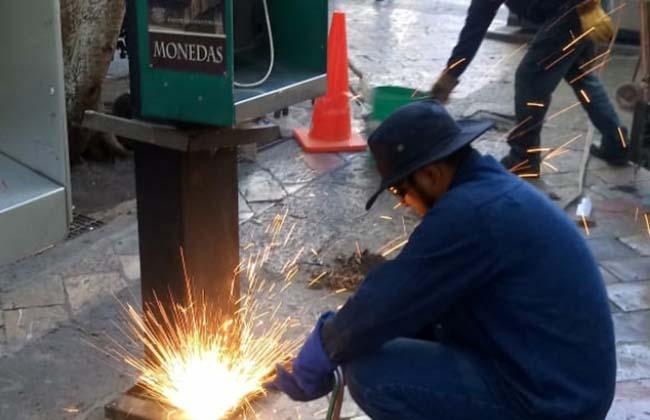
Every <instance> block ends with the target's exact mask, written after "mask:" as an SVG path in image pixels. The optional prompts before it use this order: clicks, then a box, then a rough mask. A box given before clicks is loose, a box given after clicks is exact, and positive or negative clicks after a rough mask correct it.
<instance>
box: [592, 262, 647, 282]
mask: <svg viewBox="0 0 650 420" xmlns="http://www.w3.org/2000/svg"><path fill="white" fill-rule="evenodd" d="M602 265H603V267H605V269H606V270H607V271H608V272H610V273H612V274H613V275H614V276H616V277H617V278H618V279H620V280H622V281H643V280H650V257H638V258H625V259H621V260H616V261H604V262H603V263H602Z"/></svg>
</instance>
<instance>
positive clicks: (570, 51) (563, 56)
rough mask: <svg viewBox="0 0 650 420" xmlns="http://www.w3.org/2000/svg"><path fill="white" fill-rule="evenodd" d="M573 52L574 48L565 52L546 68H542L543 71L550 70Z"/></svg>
mask: <svg viewBox="0 0 650 420" xmlns="http://www.w3.org/2000/svg"><path fill="white" fill-rule="evenodd" d="M573 52H575V49H574V48H572V49H570V50H569V51H567V52H565V53H564V54H562V55H561V56H559V57H558V58H557V59H555V60H553V61H552V62H551V63H550V64H549V65H547V66H546V67H544V70H549V69H551V68H552V67H553V66H555V65H556V64H557V63H559V62H560V61H562V60H564V59H565V58H567V57H568V56H569V55H571V54H572V53H573Z"/></svg>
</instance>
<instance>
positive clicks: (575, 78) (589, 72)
mask: <svg viewBox="0 0 650 420" xmlns="http://www.w3.org/2000/svg"><path fill="white" fill-rule="evenodd" d="M610 61H611V58H608V59H607V60H605V61H603V62H602V63H599V64H597V65H595V66H593V67H592V68H590V69H589V70H586V71H584V72H582V73H581V74H579V75H577V76H576V77H574V78H573V79H572V80H571V81H570V82H569V84H570V85H572V84H574V83H575V82H577V81H578V80H580V79H582V78H584V77H586V76H588V75H589V74H591V73H593V72H594V71H596V70H598V69H599V68H601V67H603V66H604V65H605V64H607V63H609V62H610Z"/></svg>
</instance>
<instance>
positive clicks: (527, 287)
mask: <svg viewBox="0 0 650 420" xmlns="http://www.w3.org/2000/svg"><path fill="white" fill-rule="evenodd" d="M438 324H440V325H441V326H442V329H443V331H444V333H445V341H444V343H445V344H449V345H450V346H453V347H457V348H460V349H463V351H469V352H472V353H473V354H475V355H477V357H478V358H480V359H483V360H485V361H486V364H487V368H488V371H489V372H490V374H492V375H494V376H496V382H497V383H498V384H499V385H498V391H497V392H499V393H502V394H501V395H502V396H503V399H504V401H507V402H508V403H511V404H512V408H513V410H514V411H515V412H517V413H519V414H520V415H521V416H522V418H525V419H544V420H548V419H572V420H575V419H580V420H582V419H589V420H597V419H599V418H602V413H604V412H606V411H607V409H608V408H609V406H610V404H611V401H612V398H613V393H614V385H615V377H616V353H615V343H614V333H613V327H612V318H611V313H610V309H609V303H608V299H607V293H606V290H605V286H604V283H603V280H602V277H601V274H600V271H599V269H598V265H597V264H596V261H595V259H594V257H593V255H592V253H591V251H590V250H589V248H588V246H587V244H586V242H585V240H584V239H583V238H582V236H581V234H580V232H579V230H578V227H577V226H576V225H575V224H574V223H573V222H572V221H571V220H570V219H569V218H568V217H567V216H566V215H565V214H564V212H563V211H562V210H560V209H559V208H558V207H557V206H556V205H555V204H553V203H552V202H551V201H550V200H549V199H548V198H547V197H546V196H545V195H543V194H541V193H540V192H538V191H537V190H536V189H535V188H533V187H532V186H530V185H529V184H528V183H526V182H524V181H522V180H520V179H519V178H517V177H515V176H513V175H512V174H510V173H508V172H506V171H505V170H504V169H503V168H502V166H501V165H500V164H499V163H498V162H497V161H495V160H494V159H493V158H492V157H490V156H482V155H481V154H480V153H478V152H476V151H472V152H471V153H470V154H469V155H468V157H466V158H465V159H464V160H463V161H462V162H461V164H460V165H459V167H458V169H457V172H456V174H455V176H454V179H453V182H452V185H451V188H450V189H449V191H448V192H447V193H445V194H444V196H443V197H442V198H441V199H440V200H439V201H438V202H437V203H436V204H435V205H434V206H433V207H432V208H431V209H430V210H429V211H428V212H427V214H426V215H425V216H424V218H423V219H422V222H421V223H420V224H419V225H418V226H417V228H416V229H415V230H414V232H413V233H412V235H411V237H410V239H409V241H408V243H407V244H406V246H405V247H404V249H403V250H402V252H401V253H400V254H399V255H398V256H397V257H396V258H395V259H393V260H391V261H388V262H386V263H384V264H382V265H381V266H379V267H377V268H376V269H374V270H373V271H371V272H370V273H369V274H368V275H367V277H366V278H365V280H364V281H363V283H362V284H361V285H360V286H359V289H358V290H357V291H356V293H355V294H354V295H353V296H352V297H351V298H350V299H349V300H348V301H347V302H346V304H345V305H344V306H343V307H342V308H341V309H340V310H339V311H338V313H337V314H336V316H335V317H334V318H333V319H331V320H330V321H328V322H326V323H325V325H324V326H323V329H322V331H321V337H322V339H323V345H324V347H325V350H326V352H327V353H328V355H329V356H330V358H331V359H332V360H333V361H334V362H336V363H339V364H345V362H347V361H350V360H353V359H355V358H357V357H359V356H362V355H364V354H367V353H369V352H371V351H373V350H375V349H377V348H378V347H380V346H381V345H382V344H383V343H385V342H387V341H389V340H391V339H394V338H397V337H413V336H414V335H416V334H417V333H418V332H419V331H421V330H422V329H423V328H425V327H427V326H428V325H438ZM422 374H423V375H435V374H436V372H422ZM596 413H598V415H596Z"/></svg>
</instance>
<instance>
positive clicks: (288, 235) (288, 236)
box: [283, 223, 296, 246]
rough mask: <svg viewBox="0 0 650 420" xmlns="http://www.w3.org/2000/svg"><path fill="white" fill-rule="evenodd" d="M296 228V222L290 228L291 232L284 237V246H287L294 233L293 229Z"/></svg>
mask: <svg viewBox="0 0 650 420" xmlns="http://www.w3.org/2000/svg"><path fill="white" fill-rule="evenodd" d="M295 228H296V224H295V223H294V224H293V225H291V229H289V233H287V237H286V238H285V239H284V245H283V246H287V244H288V243H289V239H291V234H292V233H293V230H294V229H295Z"/></svg>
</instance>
